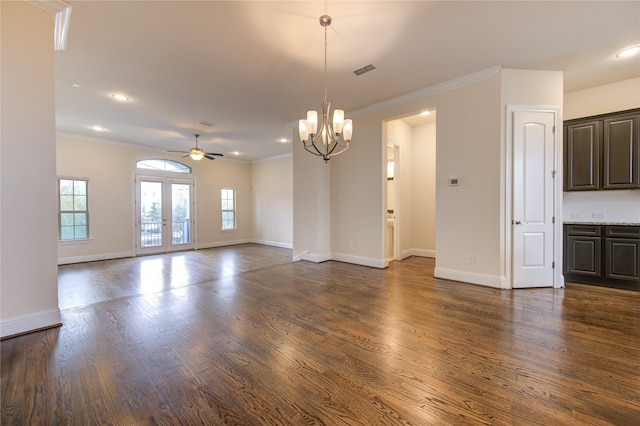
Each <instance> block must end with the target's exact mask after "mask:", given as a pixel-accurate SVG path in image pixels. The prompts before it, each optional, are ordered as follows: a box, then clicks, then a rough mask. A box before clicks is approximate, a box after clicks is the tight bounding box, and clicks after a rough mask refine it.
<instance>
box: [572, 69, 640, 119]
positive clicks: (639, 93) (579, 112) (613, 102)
mask: <svg viewBox="0 0 640 426" xmlns="http://www.w3.org/2000/svg"><path fill="white" fill-rule="evenodd" d="M633 108H640V77H639V78H632V79H629V80H623V81H619V82H617V83H612V84H606V85H604V86H597V87H592V88H589V89H585V90H580V91H577V92H571V93H565V95H564V114H563V115H564V119H565V120H571V119H573V118H581V117H588V116H590V115H598V114H606V113H609V112H616V111H624V110H627V109H633Z"/></svg>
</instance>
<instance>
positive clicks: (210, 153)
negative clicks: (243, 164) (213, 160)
mask: <svg viewBox="0 0 640 426" xmlns="http://www.w3.org/2000/svg"><path fill="white" fill-rule="evenodd" d="M205 154H207V155H217V156H218V157H224V155H223V154H220V153H217V152H205Z"/></svg>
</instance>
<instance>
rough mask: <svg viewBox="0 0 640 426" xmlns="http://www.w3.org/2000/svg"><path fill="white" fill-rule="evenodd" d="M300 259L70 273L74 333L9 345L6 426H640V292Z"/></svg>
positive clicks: (280, 255)
mask: <svg viewBox="0 0 640 426" xmlns="http://www.w3.org/2000/svg"><path fill="white" fill-rule="evenodd" d="M290 258H291V252H290V250H286V249H278V248H273V247H263V246H257V245H245V246H238V247H234V248H224V249H211V250H200V251H196V252H185V253H178V254H171V255H167V256H159V257H155V256H151V257H147V258H135V259H122V260H118V261H106V262H92V263H90V264H84V265H65V266H64V267H61V268H60V295H61V296H60V299H61V305H64V306H67V308H66V309H64V310H63V311H62V316H63V323H64V325H63V327H62V328H60V329H54V330H45V331H40V332H37V333H33V334H29V335H25V336H19V337H16V338H13V339H8V340H5V341H2V343H1V345H0V355H1V366H0V368H1V372H0V373H1V374H0V376H1V389H0V391H1V396H2V398H1V399H2V401H1V405H2V407H1V408H2V410H1V415H0V423H1V424H83V425H84V424H113V425H174V424H205V425H222V424H238V425H243V424H246V425H292V424H296V425H297V424H301V425H365V424H366V425H368V424H380V425H432V424H433V425H482V424H486V425H516V424H517V425H550V424H553V425H580V424H585V425H637V424H640V293H638V292H632V291H624V290H618V289H608V288H594V287H591V286H586V285H574V284H569V285H568V286H567V288H566V289H533V290H516V291H501V290H496V289H491V288H486V287H481V286H473V285H467V284H462V283H454V282H450V281H446V280H440V279H435V278H433V267H434V262H433V259H424V258H409V259H406V260H404V261H402V262H393V263H392V264H391V266H390V267H389V268H387V269H384V270H380V269H375V268H368V267H361V266H355V265H349V264H345V263H340V262H325V263H322V264H314V263H309V262H295V263H293V262H291V261H290ZM67 292H68V294H67ZM82 292H84V294H80V293H82ZM83 303H84V304H83Z"/></svg>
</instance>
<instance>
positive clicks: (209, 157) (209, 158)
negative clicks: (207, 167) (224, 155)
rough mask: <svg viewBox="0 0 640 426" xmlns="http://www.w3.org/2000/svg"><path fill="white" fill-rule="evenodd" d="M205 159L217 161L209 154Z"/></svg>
mask: <svg viewBox="0 0 640 426" xmlns="http://www.w3.org/2000/svg"><path fill="white" fill-rule="evenodd" d="M204 158H206V159H207V160H215V159H216V157H212V156H211V155H209V154H205V155H204Z"/></svg>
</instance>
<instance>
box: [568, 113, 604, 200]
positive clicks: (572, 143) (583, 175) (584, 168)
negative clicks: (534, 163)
mask: <svg viewBox="0 0 640 426" xmlns="http://www.w3.org/2000/svg"><path fill="white" fill-rule="evenodd" d="M601 140H602V121H590V122H585V123H580V124H572V125H568V126H567V127H566V128H565V138H564V143H565V149H564V153H565V165H564V187H565V191H581V190H593V189H600V150H601Z"/></svg>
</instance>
